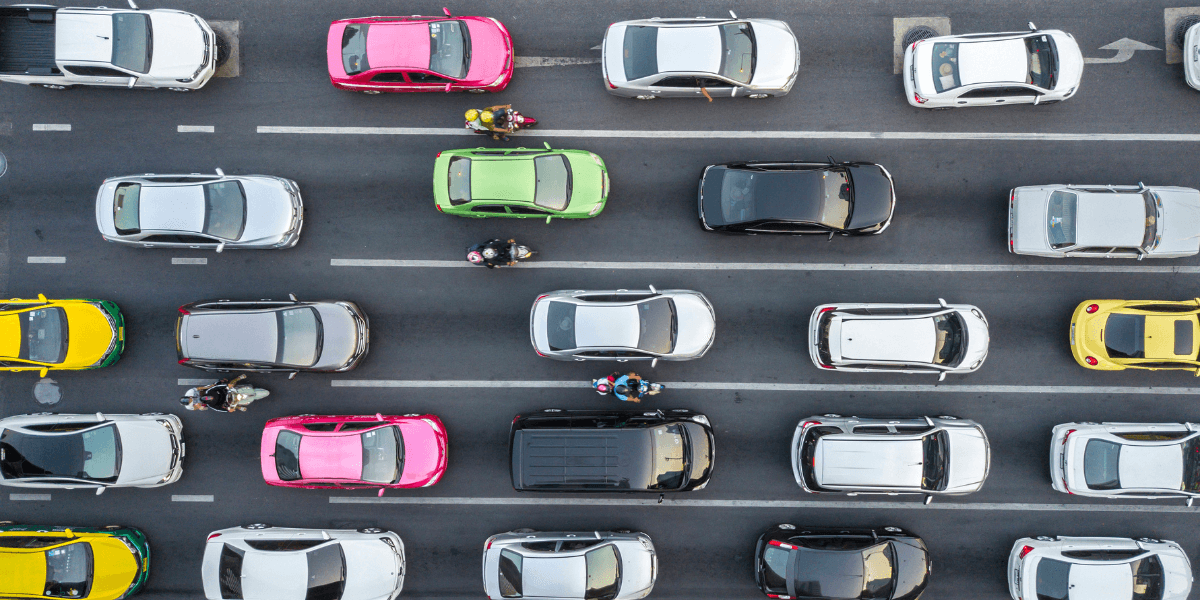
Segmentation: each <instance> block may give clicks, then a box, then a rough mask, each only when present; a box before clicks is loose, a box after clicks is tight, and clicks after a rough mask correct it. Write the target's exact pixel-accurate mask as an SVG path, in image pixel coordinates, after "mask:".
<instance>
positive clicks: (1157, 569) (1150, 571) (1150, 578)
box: [1129, 555, 1163, 600]
mask: <svg viewBox="0 0 1200 600" xmlns="http://www.w3.org/2000/svg"><path fill="white" fill-rule="evenodd" d="M1129 568H1130V570H1132V571H1133V600H1161V598H1162V597H1163V567H1162V563H1161V562H1159V560H1158V557H1157V556H1154V555H1148V556H1146V557H1144V558H1141V559H1138V560H1135V561H1133V562H1131V563H1129Z"/></svg>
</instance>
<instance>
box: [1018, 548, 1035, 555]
mask: <svg viewBox="0 0 1200 600" xmlns="http://www.w3.org/2000/svg"><path fill="white" fill-rule="evenodd" d="M1030 552H1033V546H1021V553H1020V554H1018V555H1017V558H1025V555H1026V554H1029V553H1030Z"/></svg>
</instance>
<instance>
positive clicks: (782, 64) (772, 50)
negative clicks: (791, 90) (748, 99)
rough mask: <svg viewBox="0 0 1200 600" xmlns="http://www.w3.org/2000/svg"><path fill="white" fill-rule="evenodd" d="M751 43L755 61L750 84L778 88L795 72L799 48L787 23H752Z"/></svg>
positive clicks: (758, 21)
mask: <svg viewBox="0 0 1200 600" xmlns="http://www.w3.org/2000/svg"><path fill="white" fill-rule="evenodd" d="M750 25H751V27H753V28H754V43H755V52H756V53H757V57H758V58H757V60H756V61H755V64H754V76H753V77H752V78H751V79H750V85H752V86H754V87H764V88H782V87H784V86H786V85H787V84H788V80H790V79H791V78H792V75H793V74H794V73H795V72H796V66H797V65H798V64H799V61H800V49H799V48H798V47H797V44H796V36H795V35H793V34H792V30H791V29H790V28H789V27H788V26H787V23H784V22H782V21H766V20H757V19H756V20H754V21H752V22H751V23H750Z"/></svg>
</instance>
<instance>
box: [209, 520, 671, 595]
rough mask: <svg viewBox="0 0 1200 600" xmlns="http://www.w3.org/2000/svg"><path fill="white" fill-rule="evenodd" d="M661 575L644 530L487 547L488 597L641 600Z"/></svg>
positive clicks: (510, 538) (534, 538)
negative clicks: (642, 531) (639, 599)
mask: <svg viewBox="0 0 1200 600" xmlns="http://www.w3.org/2000/svg"><path fill="white" fill-rule="evenodd" d="M657 575H658V557H657V555H656V554H655V552H654V544H653V543H652V542H651V541H650V536H648V535H646V534H644V533H637V532H628V531H626V532H623V533H622V532H611V531H583V532H565V533H539V532H535V531H533V530H532V529H518V530H516V531H510V532H508V533H500V534H496V535H493V536H492V537H490V538H488V539H487V541H486V542H484V546H483V588H484V591H485V592H486V593H487V595H488V597H489V598H538V599H540V600H584V599H588V600H637V599H638V598H645V597H646V596H648V595H649V594H650V591H651V590H653V589H654V580H655V578H656V577H657ZM214 600H215V599H214Z"/></svg>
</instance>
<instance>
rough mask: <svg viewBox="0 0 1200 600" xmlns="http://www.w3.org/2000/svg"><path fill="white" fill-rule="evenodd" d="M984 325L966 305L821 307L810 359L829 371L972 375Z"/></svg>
mask: <svg viewBox="0 0 1200 600" xmlns="http://www.w3.org/2000/svg"><path fill="white" fill-rule="evenodd" d="M989 340H990V337H989V334H988V323H987V319H986V318H984V316H983V313H982V312H981V311H980V310H979V309H978V308H976V307H974V306H971V305H970V304H946V301H945V300H942V299H941V298H939V299H938V304H848V303H841V304H822V305H821V306H818V307H817V308H816V309H815V310H813V313H812V317H810V318H809V321H808V354H809V357H810V358H812V361H813V364H815V365H817V367H819V368H822V369H828V370H831V371H851V372H880V373H937V374H938V375H939V379H938V380H939V381H940V380H942V379H945V378H946V375H947V374H948V373H971V372H973V371H976V370H978V369H979V367H980V366H981V365H983V360H984V359H985V358H987V352H988V342H989Z"/></svg>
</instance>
